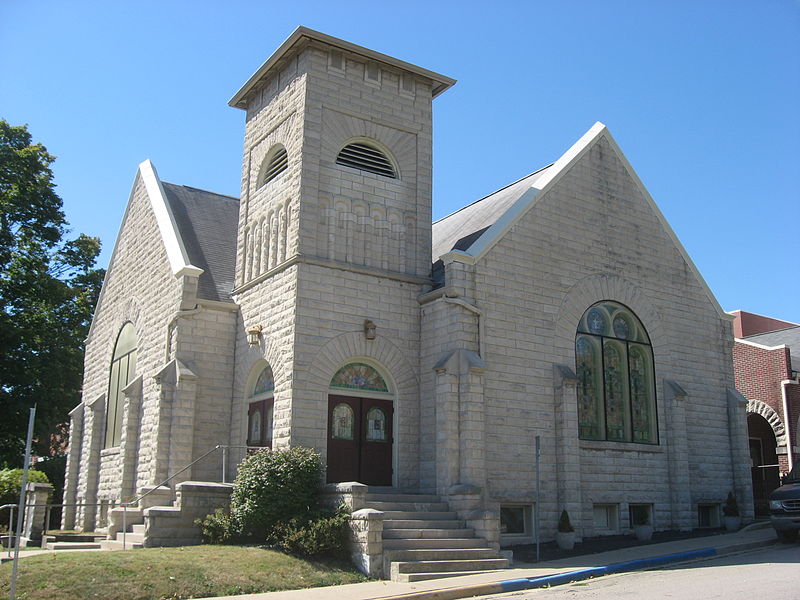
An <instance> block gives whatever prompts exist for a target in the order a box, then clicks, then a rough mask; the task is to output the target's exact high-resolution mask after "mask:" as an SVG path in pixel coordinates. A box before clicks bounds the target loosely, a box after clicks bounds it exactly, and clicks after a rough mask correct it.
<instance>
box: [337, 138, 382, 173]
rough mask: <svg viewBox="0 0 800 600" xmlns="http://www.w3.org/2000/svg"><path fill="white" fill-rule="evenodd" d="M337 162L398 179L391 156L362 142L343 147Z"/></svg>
mask: <svg viewBox="0 0 800 600" xmlns="http://www.w3.org/2000/svg"><path fill="white" fill-rule="evenodd" d="M336 164H338V165H343V166H345V167H352V168H354V169H358V170H360V171H367V172H369V173H375V174H376V175H382V176H384V177H391V178H392V179H397V172H396V171H395V168H394V165H392V162H391V161H390V160H389V157H388V156H386V155H385V154H384V153H383V152H382V151H380V150H378V149H377V148H375V147H374V146H370V145H368V144H365V143H362V142H353V143H351V144H348V145H347V146H345V147H344V148H342V150H341V151H340V152H339V155H338V156H337V157H336Z"/></svg>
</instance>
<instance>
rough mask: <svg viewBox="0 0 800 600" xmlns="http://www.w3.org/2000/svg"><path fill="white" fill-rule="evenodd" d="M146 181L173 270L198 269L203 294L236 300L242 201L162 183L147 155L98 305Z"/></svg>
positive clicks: (188, 271)
mask: <svg viewBox="0 0 800 600" xmlns="http://www.w3.org/2000/svg"><path fill="white" fill-rule="evenodd" d="M140 183H141V185H143V186H144V188H145V191H146V193H147V198H148V200H149V201H150V208H151V209H152V211H153V214H154V216H155V218H156V223H157V225H158V230H159V233H160V235H161V241H162V242H163V244H164V250H165V251H166V253H167V259H168V260H169V264H170V269H171V270H172V274H173V275H175V277H180V276H182V275H197V276H198V277H199V280H198V290H197V295H198V298H202V299H205V300H217V301H222V302H230V301H231V298H230V291H231V290H232V289H233V279H234V268H235V265H234V261H235V260H236V234H237V231H236V229H237V224H238V218H239V201H238V200H237V199H236V198H232V197H230V196H222V195H219V194H214V193H213V192H206V191H204V190H198V189H196V188H187V187H184V186H179V185H173V184H171V183H162V182H161V180H160V179H159V177H158V173H157V172H156V168H155V166H153V163H151V162H150V161H149V160H145V161H144V162H142V163H140V164H139V168H138V169H137V171H136V178H135V179H134V182H133V187H132V188H131V194H130V197H129V198H128V204H127V206H126V208H125V215H124V216H123V217H122V224H121V225H120V233H118V234H117V239H116V241H115V243H114V249H113V250H112V251H111V260H110V261H109V268H108V271H107V272H106V277H105V280H104V281H103V286H102V288H101V289H100V297H99V298H98V299H97V306H98V307H99V306H100V305H101V304H102V303H103V296H104V292H105V282H106V281H108V279H109V277H110V276H111V274H112V270H113V266H114V256H115V255H116V253H117V245H118V244H119V240H120V234H121V232H122V227H124V226H125V222H126V221H127V219H128V212H129V211H130V208H131V202H132V200H133V195H134V194H135V192H136V189H137V186H138V185H139V184H140ZM167 190H169V192H168V191H167ZM94 323H95V321H94V319H93V320H92V324H91V325H90V327H89V335H91V332H92V330H93V329H94Z"/></svg>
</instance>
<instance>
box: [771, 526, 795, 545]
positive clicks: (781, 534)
mask: <svg viewBox="0 0 800 600" xmlns="http://www.w3.org/2000/svg"><path fill="white" fill-rule="evenodd" d="M775 533H777V534H778V539H779V540H780V541H782V542H783V543H784V544H788V543H790V542H793V541H795V540H796V539H797V530H796V529H783V530H781V531H776V532H775Z"/></svg>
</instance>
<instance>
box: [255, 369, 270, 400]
mask: <svg viewBox="0 0 800 600" xmlns="http://www.w3.org/2000/svg"><path fill="white" fill-rule="evenodd" d="M274 389H275V377H274V376H273V375H272V367H270V366H266V367H264V370H263V371H261V374H260V375H259V376H258V380H257V381H256V385H255V388H253V396H258V395H260V394H266V393H267V392H271V391H273V390H274Z"/></svg>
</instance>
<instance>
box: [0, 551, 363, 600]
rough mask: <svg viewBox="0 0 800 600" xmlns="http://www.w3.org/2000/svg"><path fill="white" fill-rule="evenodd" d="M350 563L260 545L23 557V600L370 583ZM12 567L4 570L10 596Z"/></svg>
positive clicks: (107, 599)
mask: <svg viewBox="0 0 800 600" xmlns="http://www.w3.org/2000/svg"><path fill="white" fill-rule="evenodd" d="M366 580H367V578H366V577H365V576H364V575H362V574H360V573H358V572H357V571H356V570H355V569H354V567H353V566H352V565H350V563H348V562H341V561H332V560H325V561H309V560H302V559H299V558H294V557H291V556H287V555H285V554H281V553H280V552H275V551H273V550H265V549H262V548H255V547H243V546H186V547H181V548H144V549H141V550H128V551H115V552H61V553H59V552H52V553H50V554H41V555H38V556H30V557H26V558H21V559H20V561H19V569H18V573H17V598H18V599H19V600H54V599H56V598H57V599H58V600H86V599H91V600H162V599H167V600H182V599H184V598H203V597H207V596H225V595H234V594H248V593H256V592H272V591H277V590H293V589H299V588H307V587H317V586H325V585H341V584H344V583H356V582H359V581H366ZM10 581H11V563H10V562H8V563H5V564H3V565H0V596H3V597H8V594H9V586H10Z"/></svg>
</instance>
